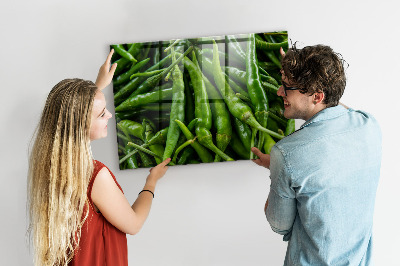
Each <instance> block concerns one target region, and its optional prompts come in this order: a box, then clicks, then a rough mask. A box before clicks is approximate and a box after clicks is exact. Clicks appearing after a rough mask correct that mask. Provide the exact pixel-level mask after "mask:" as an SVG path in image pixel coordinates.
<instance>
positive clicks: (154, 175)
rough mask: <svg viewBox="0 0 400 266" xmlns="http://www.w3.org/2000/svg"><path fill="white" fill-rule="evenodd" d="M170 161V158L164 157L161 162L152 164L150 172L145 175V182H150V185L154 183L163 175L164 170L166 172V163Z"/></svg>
mask: <svg viewBox="0 0 400 266" xmlns="http://www.w3.org/2000/svg"><path fill="white" fill-rule="evenodd" d="M170 161H171V158H167V159H165V160H164V161H163V162H161V163H160V164H158V165H157V166H154V167H152V168H150V170H149V171H150V174H149V176H148V177H147V182H148V183H151V184H152V185H155V183H156V182H157V181H158V180H159V179H160V178H161V177H163V176H164V175H165V172H167V169H168V166H167V164H168V163H169V162H170Z"/></svg>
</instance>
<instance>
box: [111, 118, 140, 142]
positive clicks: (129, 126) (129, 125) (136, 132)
mask: <svg viewBox="0 0 400 266" xmlns="http://www.w3.org/2000/svg"><path fill="white" fill-rule="evenodd" d="M117 127H118V128H119V129H120V130H121V131H122V132H124V133H125V135H127V136H129V135H132V136H134V137H136V138H139V139H141V140H142V141H143V139H144V130H143V126H142V124H140V123H138V122H135V121H131V120H121V121H119V122H118V123H117Z"/></svg>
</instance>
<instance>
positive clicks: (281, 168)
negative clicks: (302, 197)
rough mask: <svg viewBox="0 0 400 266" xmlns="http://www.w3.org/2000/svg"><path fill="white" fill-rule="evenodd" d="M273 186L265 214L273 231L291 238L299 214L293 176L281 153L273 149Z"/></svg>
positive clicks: (271, 170)
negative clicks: (292, 180)
mask: <svg viewBox="0 0 400 266" xmlns="http://www.w3.org/2000/svg"><path fill="white" fill-rule="evenodd" d="M270 159H271V160H270V178H271V186H270V191H269V195H268V200H267V202H266V204H265V208H264V211H265V214H266V217H267V220H268V222H269V224H270V226H271V228H272V230H273V231H274V232H276V233H278V234H281V235H285V237H284V238H283V239H284V240H285V241H286V240H288V239H289V238H290V234H291V231H292V226H293V223H294V220H295V218H296V213H297V204H296V203H297V201H296V193H295V191H294V190H293V188H292V187H291V180H290V179H291V175H290V173H289V172H288V170H287V167H286V165H285V159H284V157H283V155H282V153H281V151H280V150H279V149H278V148H276V147H273V148H272V150H271V157H270Z"/></svg>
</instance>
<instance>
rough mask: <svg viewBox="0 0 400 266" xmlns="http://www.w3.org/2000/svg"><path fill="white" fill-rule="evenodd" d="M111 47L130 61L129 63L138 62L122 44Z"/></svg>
mask: <svg viewBox="0 0 400 266" xmlns="http://www.w3.org/2000/svg"><path fill="white" fill-rule="evenodd" d="M111 46H112V47H113V48H114V50H115V52H117V53H118V54H119V55H120V56H122V57H123V58H125V59H128V60H129V61H132V62H137V60H136V59H135V58H134V57H133V55H132V54H130V53H129V52H128V51H126V50H125V49H124V47H123V46H122V45H121V44H114V45H111Z"/></svg>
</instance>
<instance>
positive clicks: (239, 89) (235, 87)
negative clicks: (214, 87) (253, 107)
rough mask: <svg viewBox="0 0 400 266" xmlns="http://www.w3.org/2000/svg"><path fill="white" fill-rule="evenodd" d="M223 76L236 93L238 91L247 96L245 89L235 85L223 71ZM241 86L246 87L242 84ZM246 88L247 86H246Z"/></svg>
mask: <svg viewBox="0 0 400 266" xmlns="http://www.w3.org/2000/svg"><path fill="white" fill-rule="evenodd" d="M225 78H226V81H227V82H228V83H229V86H230V87H231V88H232V89H233V90H234V91H235V92H237V93H240V94H241V95H243V96H245V97H249V94H248V93H247V91H245V90H244V89H243V88H242V87H241V86H239V85H237V84H236V83H235V82H234V81H233V80H232V79H230V78H229V76H228V75H226V73H225ZM242 86H243V87H246V86H245V85H242ZM246 89H247V88H246Z"/></svg>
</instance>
